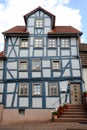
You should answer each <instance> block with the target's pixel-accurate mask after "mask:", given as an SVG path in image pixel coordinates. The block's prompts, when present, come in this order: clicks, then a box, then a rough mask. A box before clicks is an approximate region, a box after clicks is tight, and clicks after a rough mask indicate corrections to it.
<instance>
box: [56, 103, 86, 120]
mask: <svg viewBox="0 0 87 130" xmlns="http://www.w3.org/2000/svg"><path fill="white" fill-rule="evenodd" d="M54 121H56V122H87V111H86V110H85V108H84V106H83V105H69V107H68V108H67V109H66V110H65V111H64V113H63V114H62V115H61V117H59V118H57V119H55V120H54Z"/></svg>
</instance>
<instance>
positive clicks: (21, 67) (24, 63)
mask: <svg viewBox="0 0 87 130" xmlns="http://www.w3.org/2000/svg"><path fill="white" fill-rule="evenodd" d="M19 70H27V61H19Z"/></svg>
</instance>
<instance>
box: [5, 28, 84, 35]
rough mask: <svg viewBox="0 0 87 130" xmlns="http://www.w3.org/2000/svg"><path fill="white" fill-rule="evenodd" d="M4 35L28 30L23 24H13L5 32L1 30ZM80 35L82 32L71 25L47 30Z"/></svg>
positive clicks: (23, 32)
mask: <svg viewBox="0 0 87 130" xmlns="http://www.w3.org/2000/svg"><path fill="white" fill-rule="evenodd" d="M3 34H4V35H22V34H23V35H29V32H26V27H25V26H15V27H13V28H11V29H9V30H7V31H5V32H3ZM55 34H57V35H61V36H62V35H65V36H66V35H78V34H79V35H81V34H82V32H80V31H79V30H77V29H75V28H74V27H72V26H55V28H54V29H52V30H51V31H50V32H48V35H55Z"/></svg>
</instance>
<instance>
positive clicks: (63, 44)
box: [61, 38, 70, 48]
mask: <svg viewBox="0 0 87 130" xmlns="http://www.w3.org/2000/svg"><path fill="white" fill-rule="evenodd" d="M69 47H70V41H69V38H61V48H69Z"/></svg>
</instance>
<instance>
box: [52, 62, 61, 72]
mask: <svg viewBox="0 0 87 130" xmlns="http://www.w3.org/2000/svg"><path fill="white" fill-rule="evenodd" d="M52 69H53V70H59V69H60V62H59V60H53V61H52Z"/></svg>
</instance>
